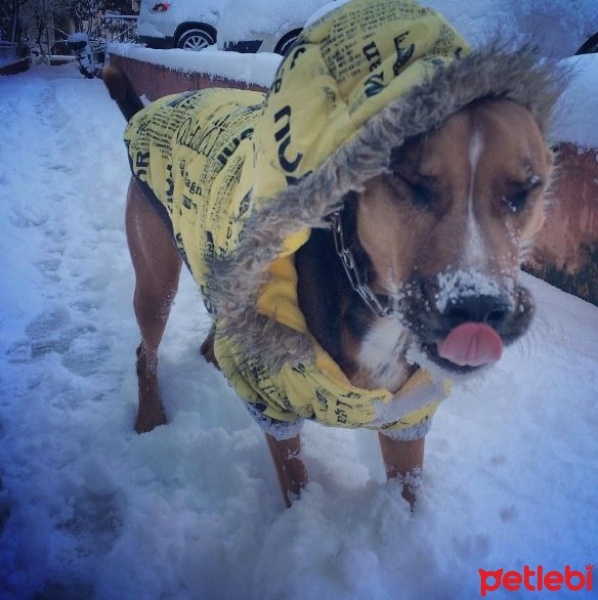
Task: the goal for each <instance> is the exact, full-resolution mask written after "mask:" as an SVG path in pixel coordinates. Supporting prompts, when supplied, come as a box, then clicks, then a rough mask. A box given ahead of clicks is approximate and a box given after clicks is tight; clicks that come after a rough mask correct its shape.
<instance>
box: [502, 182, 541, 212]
mask: <svg viewBox="0 0 598 600" xmlns="http://www.w3.org/2000/svg"><path fill="white" fill-rule="evenodd" d="M542 186H543V183H542V179H541V178H540V177H538V175H530V177H528V179H527V181H525V183H523V184H519V185H514V186H513V187H512V188H511V191H510V192H509V193H508V194H506V195H505V196H503V197H502V201H503V203H504V204H506V206H507V208H508V210H509V211H511V212H512V213H520V212H521V211H522V210H523V209H524V208H525V206H526V204H528V202H529V200H530V197H531V196H532V195H533V194H532V192H533V191H534V190H538V191H539V190H541V189H542Z"/></svg>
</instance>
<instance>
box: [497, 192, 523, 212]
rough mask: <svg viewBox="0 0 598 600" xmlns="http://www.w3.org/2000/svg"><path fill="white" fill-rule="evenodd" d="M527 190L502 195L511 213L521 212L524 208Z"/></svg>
mask: <svg viewBox="0 0 598 600" xmlns="http://www.w3.org/2000/svg"><path fill="white" fill-rule="evenodd" d="M528 194H529V190H519V191H517V192H514V193H513V194H509V195H508V196H503V198H502V201H503V202H504V203H505V204H506V205H507V208H508V209H509V210H510V211H511V212H512V213H518V212H521V211H522V210H523V209H524V208H525V204H526V202H527V197H528Z"/></svg>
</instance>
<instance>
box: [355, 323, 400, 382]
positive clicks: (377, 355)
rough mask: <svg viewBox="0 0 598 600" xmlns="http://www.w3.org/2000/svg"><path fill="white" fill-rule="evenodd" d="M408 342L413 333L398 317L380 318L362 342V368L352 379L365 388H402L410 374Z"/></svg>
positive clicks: (360, 366) (358, 357)
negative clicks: (407, 352) (406, 352)
mask: <svg viewBox="0 0 598 600" xmlns="http://www.w3.org/2000/svg"><path fill="white" fill-rule="evenodd" d="M408 342H409V334H408V332H407V330H406V329H405V328H404V327H403V326H402V325H401V324H400V323H399V321H398V320H397V319H396V318H394V317H384V318H381V319H378V320H377V321H376V322H375V323H374V324H373V325H372V327H371V328H370V329H369V331H368V332H367V334H366V335H365V336H364V338H363V339H362V340H361V342H360V344H359V349H358V352H357V355H356V363H357V366H358V369H357V371H356V373H355V375H353V376H352V377H351V382H352V383H353V384H354V385H356V386H358V387H363V388H369V389H373V388H384V389H387V390H389V391H391V392H395V391H396V390H398V389H399V388H400V387H401V386H402V385H403V383H404V382H405V381H406V380H407V378H408V377H409V375H410V370H411V369H410V367H409V365H408V363H407V361H406V359H405V351H406V349H407V345H408Z"/></svg>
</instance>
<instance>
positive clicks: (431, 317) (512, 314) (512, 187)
mask: <svg viewBox="0 0 598 600" xmlns="http://www.w3.org/2000/svg"><path fill="white" fill-rule="evenodd" d="M551 167H552V154H551V152H550V149H549V148H547V146H546V143H545V141H544V138H543V136H542V134H541V132H540V129H539V128H538V126H537V124H536V121H535V120H534V118H533V116H532V115H531V113H530V112H528V110H527V109H525V108H524V107H523V106H521V105H519V104H517V103H515V102H512V101H510V100H500V99H486V100H479V101H477V102H475V103H473V104H470V105H469V106H467V107H465V108H463V109H461V110H460V111H458V112H456V113H455V114H453V115H452V116H450V117H449V118H448V119H446V121H445V122H444V123H443V124H442V126H441V127H439V128H438V129H436V130H434V131H431V132H429V133H427V134H425V135H421V136H418V137H417V138H414V139H411V140H408V141H407V142H406V143H405V144H404V145H403V146H401V147H400V148H397V149H395V150H393V152H392V156H391V165H390V169H389V172H388V173H384V174H382V175H380V176H377V177H375V178H373V179H371V180H369V181H368V182H367V183H366V185H365V189H364V191H363V193H362V194H361V195H360V196H359V198H358V200H357V206H356V209H355V210H356V214H357V225H356V227H357V236H358V239H359V242H360V245H361V246H362V247H363V249H364V250H365V252H366V253H367V255H368V257H369V259H370V261H371V270H372V271H373V280H372V288H373V289H374V291H375V292H376V293H377V294H383V295H387V296H391V297H392V299H393V304H394V306H395V307H396V311H397V313H398V316H399V318H400V319H401V321H402V323H403V325H404V326H406V327H407V329H408V330H409V331H410V333H411V334H412V337H414V338H415V339H416V340H417V342H418V343H419V345H420V347H421V348H422V349H423V350H424V352H425V353H426V355H427V356H428V357H429V358H430V359H431V360H432V361H433V362H435V363H436V364H438V365H440V366H441V367H443V368H446V369H448V370H450V371H453V372H467V371H471V370H473V369H475V368H477V367H479V366H481V365H484V364H487V363H489V362H493V361H495V360H498V358H499V357H500V354H501V351H502V347H503V345H505V344H509V343H510V342H513V341H514V340H516V339H517V338H518V337H520V336H521V335H522V334H523V333H524V332H525V331H526V330H527V328H528V326H529V324H530V322H531V319H532V315H533V312H534V305H533V301H532V299H531V297H530V294H529V293H528V292H527V291H526V290H525V289H524V288H523V287H521V286H520V285H518V282H517V278H518V272H519V267H520V264H521V260H522V258H523V256H524V255H525V253H526V252H527V251H528V250H529V248H530V247H531V244H532V241H533V237H534V235H535V233H536V232H537V231H538V230H539V229H540V228H541V226H542V223H543V221H544V212H545V204H546V201H545V192H546V188H547V185H548V183H549V179H550V174H551Z"/></svg>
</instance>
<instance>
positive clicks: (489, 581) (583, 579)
mask: <svg viewBox="0 0 598 600" xmlns="http://www.w3.org/2000/svg"><path fill="white" fill-rule="evenodd" d="M593 570H594V567H593V566H592V565H586V568H585V571H583V572H582V571H576V570H574V569H572V568H571V567H570V566H569V565H567V566H566V567H565V568H564V570H563V571H545V570H544V567H542V566H538V567H536V568H535V570H534V569H531V568H530V567H528V566H527V565H525V566H524V567H523V572H520V571H506V572H505V570H504V569H498V570H496V571H484V569H478V573H479V574H480V594H481V595H482V596H486V594H487V593H488V592H496V591H497V590H500V589H502V590H506V591H508V592H517V591H519V590H520V589H521V588H525V589H526V590H528V591H530V592H541V591H543V590H546V591H549V592H559V591H560V590H562V589H563V588H564V589H567V590H570V591H572V592H579V591H581V590H589V591H592V590H593V586H594V581H593V578H592V575H593Z"/></svg>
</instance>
